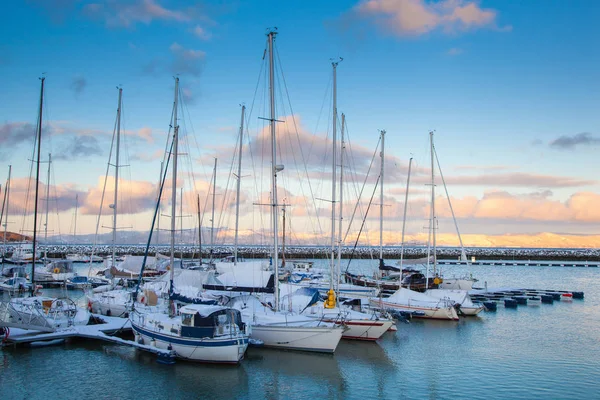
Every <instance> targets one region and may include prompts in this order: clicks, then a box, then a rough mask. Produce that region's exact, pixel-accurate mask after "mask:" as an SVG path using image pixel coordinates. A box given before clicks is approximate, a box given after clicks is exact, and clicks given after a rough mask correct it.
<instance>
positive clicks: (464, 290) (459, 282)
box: [425, 132, 484, 315]
mask: <svg viewBox="0 0 600 400" xmlns="http://www.w3.org/2000/svg"><path fill="white" fill-rule="evenodd" d="M429 138H430V147H431V231H432V237H433V273H434V276H435V278H434V279H436V278H437V279H438V283H439V289H428V290H426V291H425V294H426V295H428V296H432V297H435V298H438V299H442V300H444V301H447V302H449V303H451V304H453V305H454V306H455V307H456V308H457V309H458V312H460V313H461V314H462V315H477V314H479V313H480V312H481V311H483V309H484V306H483V304H481V303H477V304H475V303H473V301H472V300H471V298H470V296H469V292H468V291H469V290H471V289H472V288H473V283H474V280H473V279H472V278H470V277H465V278H453V279H445V278H444V279H439V278H438V274H437V256H436V250H437V249H436V235H435V225H436V221H435V192H434V190H435V185H434V167H435V164H434V159H435V160H437V165H438V168H439V160H438V159H437V153H436V151H435V146H434V144H433V132H430V133H429ZM440 177H441V178H442V183H443V184H444V189H445V191H446V197H447V198H448V204H449V206H450V211H451V212H452V218H453V220H454V224H455V227H456V232H457V234H458V238H459V241H460V246H461V259H462V260H464V261H467V259H466V258H467V257H466V255H465V251H464V247H463V245H462V239H461V237H460V232H458V224H456V218H455V216H454V210H453V208H452V204H451V203H450V196H448V190H447V189H446V183H445V181H444V177H443V175H442V173H441V169H440ZM427 270H428V271H429V263H427ZM427 280H429V274H427Z"/></svg>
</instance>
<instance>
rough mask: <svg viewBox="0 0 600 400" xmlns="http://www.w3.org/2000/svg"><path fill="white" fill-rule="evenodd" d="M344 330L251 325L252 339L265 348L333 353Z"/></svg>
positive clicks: (338, 328)
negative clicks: (259, 341) (262, 344)
mask: <svg viewBox="0 0 600 400" xmlns="http://www.w3.org/2000/svg"><path fill="white" fill-rule="evenodd" d="M343 331H344V329H343V328H341V327H326V326H322V327H321V326H317V327H306V326H291V325H275V324H273V325H267V324H266V325H252V334H251V336H252V338H254V339H259V340H262V341H263V342H264V345H265V346H266V347H274V348H279V349H286V350H303V351H314V352H319V353H333V352H334V351H335V349H336V348H337V345H338V343H339V342H340V339H341V338H342V333H343Z"/></svg>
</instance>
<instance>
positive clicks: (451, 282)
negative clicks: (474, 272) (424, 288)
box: [438, 278, 474, 290]
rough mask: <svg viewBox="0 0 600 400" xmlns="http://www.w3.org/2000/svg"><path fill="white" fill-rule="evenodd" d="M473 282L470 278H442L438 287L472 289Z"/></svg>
mask: <svg viewBox="0 0 600 400" xmlns="http://www.w3.org/2000/svg"><path fill="white" fill-rule="evenodd" d="M473 283H474V281H473V280H471V279H456V278H449V279H446V278H444V280H443V282H442V283H440V284H439V286H438V287H439V289H450V290H471V289H473Z"/></svg>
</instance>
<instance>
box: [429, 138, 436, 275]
mask: <svg viewBox="0 0 600 400" xmlns="http://www.w3.org/2000/svg"><path fill="white" fill-rule="evenodd" d="M429 138H430V142H431V235H432V236H433V275H435V274H436V273H437V255H436V253H437V251H436V250H437V244H436V233H435V225H436V216H435V177H434V172H435V171H434V164H433V160H434V157H435V155H434V153H433V152H434V147H433V131H432V132H429Z"/></svg>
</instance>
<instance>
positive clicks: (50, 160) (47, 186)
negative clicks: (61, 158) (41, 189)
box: [44, 153, 52, 262]
mask: <svg viewBox="0 0 600 400" xmlns="http://www.w3.org/2000/svg"><path fill="white" fill-rule="evenodd" d="M51 165H52V154H50V153H48V175H47V181H46V182H47V183H46V221H45V223H44V244H45V246H44V262H45V261H46V260H47V259H48V250H47V249H48V211H49V210H50V166H51Z"/></svg>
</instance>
